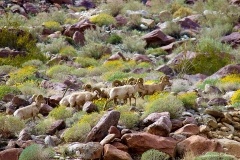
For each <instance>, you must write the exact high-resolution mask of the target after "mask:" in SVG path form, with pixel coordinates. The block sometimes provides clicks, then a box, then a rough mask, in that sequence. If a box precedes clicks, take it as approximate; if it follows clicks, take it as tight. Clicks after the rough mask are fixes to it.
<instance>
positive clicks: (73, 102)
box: [59, 88, 99, 110]
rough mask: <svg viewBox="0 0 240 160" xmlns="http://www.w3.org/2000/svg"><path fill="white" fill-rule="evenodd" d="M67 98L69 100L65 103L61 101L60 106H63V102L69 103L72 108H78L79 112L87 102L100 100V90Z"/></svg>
mask: <svg viewBox="0 0 240 160" xmlns="http://www.w3.org/2000/svg"><path fill="white" fill-rule="evenodd" d="M66 97H67V98H66V99H65V100H63V101H62V100H61V101H62V102H61V101H60V103H59V104H60V105H61V104H62V103H63V102H65V101H68V102H69V105H70V107H74V106H76V108H77V110H79V109H80V107H81V106H83V105H84V104H85V103H86V102H87V101H92V100H95V99H98V97H99V90H98V89H96V88H95V89H94V90H93V92H89V91H83V92H74V93H72V94H70V95H69V96H66ZM65 103H66V102H65Z"/></svg>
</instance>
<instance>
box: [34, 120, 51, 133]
mask: <svg viewBox="0 0 240 160" xmlns="http://www.w3.org/2000/svg"><path fill="white" fill-rule="evenodd" d="M53 122H54V119H52V118H47V119H44V120H38V123H37V124H36V125H35V126H34V127H33V128H32V130H31V133H32V134H36V135H42V134H46V133H47V132H48V130H49V129H50V127H51V125H52V124H53Z"/></svg>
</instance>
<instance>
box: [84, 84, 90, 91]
mask: <svg viewBox="0 0 240 160" xmlns="http://www.w3.org/2000/svg"><path fill="white" fill-rule="evenodd" d="M83 89H84V90H85V91H91V90H92V86H91V84H84V85H83Z"/></svg>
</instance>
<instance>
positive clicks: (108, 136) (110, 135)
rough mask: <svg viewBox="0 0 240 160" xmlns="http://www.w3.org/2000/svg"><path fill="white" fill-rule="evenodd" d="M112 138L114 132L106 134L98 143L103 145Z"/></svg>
mask: <svg viewBox="0 0 240 160" xmlns="http://www.w3.org/2000/svg"><path fill="white" fill-rule="evenodd" d="M114 138H115V134H108V135H107V136H106V137H105V138H104V139H103V140H102V141H101V142H100V144H101V145H103V146H104V145H105V144H107V143H109V142H111V141H112V140H113V139H114Z"/></svg>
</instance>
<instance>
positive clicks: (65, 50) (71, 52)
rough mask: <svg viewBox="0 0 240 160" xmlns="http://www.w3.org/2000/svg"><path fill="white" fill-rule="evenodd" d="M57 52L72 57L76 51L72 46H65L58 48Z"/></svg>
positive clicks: (75, 54)
mask: <svg viewBox="0 0 240 160" xmlns="http://www.w3.org/2000/svg"><path fill="white" fill-rule="evenodd" d="M59 54H61V55H66V56H70V57H74V56H77V51H76V49H75V48H74V47H73V46H66V47H64V48H62V49H60V51H59Z"/></svg>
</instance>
